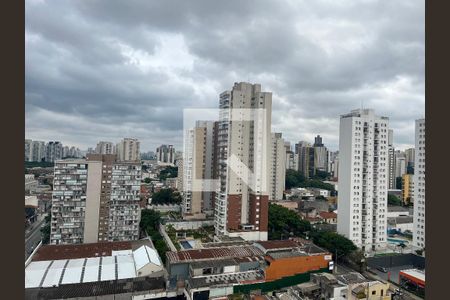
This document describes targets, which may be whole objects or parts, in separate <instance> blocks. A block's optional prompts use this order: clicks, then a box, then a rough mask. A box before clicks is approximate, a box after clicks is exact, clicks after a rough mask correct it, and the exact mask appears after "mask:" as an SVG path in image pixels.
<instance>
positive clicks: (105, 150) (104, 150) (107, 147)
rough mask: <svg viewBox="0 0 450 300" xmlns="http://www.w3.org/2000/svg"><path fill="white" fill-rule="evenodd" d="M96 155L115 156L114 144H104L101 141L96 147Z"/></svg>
mask: <svg viewBox="0 0 450 300" xmlns="http://www.w3.org/2000/svg"><path fill="white" fill-rule="evenodd" d="M95 153H98V154H114V153H115V149H114V144H113V143H112V142H104V141H100V142H98V143H97V146H96V147H95Z"/></svg>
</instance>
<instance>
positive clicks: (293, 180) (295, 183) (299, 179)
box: [285, 170, 335, 191]
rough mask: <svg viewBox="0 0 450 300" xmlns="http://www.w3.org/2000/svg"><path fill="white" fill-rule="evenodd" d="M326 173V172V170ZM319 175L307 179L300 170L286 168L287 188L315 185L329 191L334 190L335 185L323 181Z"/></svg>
mask: <svg viewBox="0 0 450 300" xmlns="http://www.w3.org/2000/svg"><path fill="white" fill-rule="evenodd" d="M325 173H326V172H325ZM318 178H319V177H316V178H312V179H307V178H305V176H303V174H301V173H300V172H299V171H295V170H286V182H285V184H286V189H291V188H294V187H314V188H319V189H324V190H329V191H334V190H335V189H334V186H333V185H332V184H329V183H325V182H323V181H322V180H321V179H318Z"/></svg>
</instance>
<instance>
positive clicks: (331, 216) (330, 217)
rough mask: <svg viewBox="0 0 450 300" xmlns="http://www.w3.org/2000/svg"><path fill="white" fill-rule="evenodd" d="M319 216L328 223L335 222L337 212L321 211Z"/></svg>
mask: <svg viewBox="0 0 450 300" xmlns="http://www.w3.org/2000/svg"><path fill="white" fill-rule="evenodd" d="M319 217H320V218H321V219H322V221H323V222H325V223H328V224H337V214H336V213H334V212H327V211H321V212H320V213H319Z"/></svg>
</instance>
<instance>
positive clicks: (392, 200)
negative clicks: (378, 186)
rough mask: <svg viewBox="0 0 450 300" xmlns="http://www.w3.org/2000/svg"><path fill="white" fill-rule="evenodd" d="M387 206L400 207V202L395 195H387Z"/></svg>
mask: <svg viewBox="0 0 450 300" xmlns="http://www.w3.org/2000/svg"><path fill="white" fill-rule="evenodd" d="M388 204H389V205H396V206H399V205H402V201H401V200H400V199H399V198H398V197H397V196H395V195H392V194H388Z"/></svg>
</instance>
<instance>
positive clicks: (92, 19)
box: [25, 1, 425, 152]
mask: <svg viewBox="0 0 450 300" xmlns="http://www.w3.org/2000/svg"><path fill="white" fill-rule="evenodd" d="M100 3H101V2H92V3H90V2H89V3H80V2H71V1H58V2H51V3H47V2H43V1H27V2H26V32H25V43H26V45H25V48H26V56H25V67H26V74H25V76H26V78H25V95H26V101H25V106H26V109H25V117H26V122H25V124H26V138H29V139H32V140H42V141H49V140H59V141H62V142H63V144H70V145H74V146H76V147H79V148H81V149H83V150H85V149H87V148H89V147H92V148H94V147H95V145H96V144H97V142H98V141H101V140H105V141H111V142H116V141H119V140H121V139H122V138H123V137H133V138H137V139H139V140H140V141H141V149H142V151H143V152H146V151H149V150H150V151H155V149H156V147H158V146H159V145H160V144H172V145H174V147H175V149H182V143H183V132H182V109H183V108H213V107H215V106H216V103H217V100H218V97H219V96H218V95H219V94H220V93H221V92H223V91H225V90H226V89H227V88H228V87H229V86H230V85H232V84H233V83H234V82H241V81H249V82H252V83H259V84H261V85H262V86H264V87H266V88H267V90H270V91H272V92H273V120H272V122H273V126H272V132H281V133H282V134H283V138H284V139H285V140H286V141H290V142H291V143H296V142H298V141H301V140H307V141H309V142H313V140H314V137H315V136H316V135H318V134H319V135H321V136H322V137H323V140H324V144H325V145H326V146H327V148H328V149H330V150H333V151H335V150H337V149H338V136H339V134H338V127H339V126H338V124H339V123H338V122H339V117H340V115H341V114H344V113H346V112H348V111H351V110H353V109H357V108H360V107H361V106H363V107H364V108H373V109H375V110H376V111H377V113H379V114H380V115H384V116H387V117H389V119H390V120H389V121H390V125H391V127H390V128H392V129H393V130H394V147H395V148H396V149H401V150H405V149H406V148H412V147H414V120H416V119H420V118H423V117H424V108H425V105H424V102H425V99H424V5H423V2H422V1H418V2H417V3H410V2H400V1H396V2H395V3H381V2H377V1H371V2H364V3H358V4H355V3H352V4H342V3H329V2H327V3H324V2H315V3H302V4H300V5H294V4H293V3H291V2H289V1H287V2H285V3H283V4H282V5H280V4H279V3H276V4H274V3H268V2H260V5H258V6H256V5H253V4H252V3H251V1H249V2H248V3H239V7H240V9H239V10H235V7H236V3H235V2H233V1H227V3H221V4H218V5H219V7H217V4H214V6H213V5H210V4H209V3H207V2H202V1H193V2H192V3H190V4H189V5H186V4H185V3H183V2H180V3H179V4H178V5H174V6H172V8H171V9H170V10H167V9H166V8H165V7H164V6H162V5H160V4H157V3H142V5H139V6H134V5H133V4H128V3H110V4H109V5H108V6H107V7H103V5H102V4H100ZM100 6H101V7H102V9H98V8H99V7H100ZM136 7H139V9H138V10H136ZM343 7H345V9H342V8H343ZM355 11H357V12H358V13H355ZM118 12H120V13H118ZM250 12H251V15H252V18H247V17H245V16H246V15H247V14H249V13H250ZM174 15H177V18H173V17H171V16H174ZM61 16H63V17H61ZM110 16H114V18H110ZM175 19H176V20H175ZM280 19H282V20H283V22H280V21H279V20H280ZM380 20H382V21H380ZM206 24H208V26H206ZM130 32H132V34H130ZM262 33H264V35H261V34H262ZM94 35H95V36H97V37H99V38H93V36H94ZM243 36H245V38H243ZM211 40H213V41H214V42H211ZM237 49H239V51H237ZM87 53H89V55H86V54H87ZM242 53H245V54H246V55H243V54H242ZM49 57H51V59H48V58H49ZM348 58H351V59H352V60H351V61H349V60H348ZM283 66H284V67H283Z"/></svg>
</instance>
